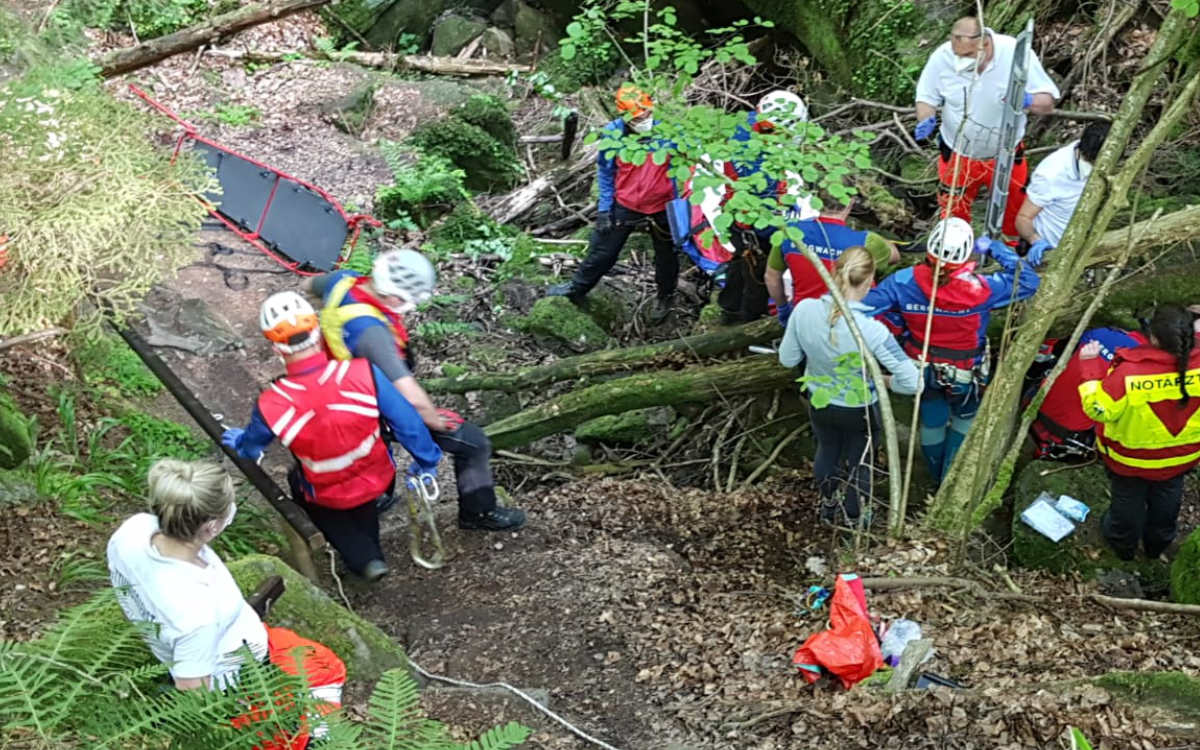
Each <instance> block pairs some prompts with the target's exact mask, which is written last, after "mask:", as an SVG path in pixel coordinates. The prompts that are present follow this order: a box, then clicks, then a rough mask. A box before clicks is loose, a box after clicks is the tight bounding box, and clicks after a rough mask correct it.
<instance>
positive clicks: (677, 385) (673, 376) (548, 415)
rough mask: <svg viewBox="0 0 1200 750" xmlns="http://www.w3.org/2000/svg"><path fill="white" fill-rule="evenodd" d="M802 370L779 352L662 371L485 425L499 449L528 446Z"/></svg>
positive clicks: (785, 378)
mask: <svg viewBox="0 0 1200 750" xmlns="http://www.w3.org/2000/svg"><path fill="white" fill-rule="evenodd" d="M795 380H796V373H795V372H794V371H793V370H790V369H788V368H785V367H783V366H781V365H780V364H779V361H778V360H777V359H776V358H775V357H766V356H763V357H753V358H749V359H741V360H737V361H734V362H725V363H722V364H719V365H712V366H709V367H689V368H685V369H683V370H656V371H653V372H646V373H640V374H637V375H631V376H629V377H627V378H620V379H618V380H613V381H610V382H608V383H601V384H599V385H593V386H590V387H588V388H583V389H581V390H578V391H573V392H571V393H567V394H564V395H562V396H559V397H557V398H553V399H550V400H549V401H547V402H545V403H543V404H538V405H537V406H534V407H532V408H529V409H526V410H525V411H522V412H519V413H517V414H514V415H512V416H511V417H505V418H504V419H501V420H500V421H498V422H493V423H492V424H490V425H488V426H487V427H485V428H484V432H485V433H486V434H487V436H488V437H489V438H490V439H491V441H492V445H493V447H495V448H497V449H504V448H512V447H515V446H518V445H525V444H526V443H531V442H533V441H534V440H538V439H540V438H544V437H546V436H547V435H553V434H555V433H557V432H563V431H565V430H568V429H570V428H572V427H574V426H575V425H578V424H580V423H581V422H586V421H587V420H589V419H595V418H596V417H601V416H604V415H605V414H622V413H624V412H627V411H632V410H633V409H642V408H645V407H648V406H672V405H674V404H683V403H689V402H701V401H713V400H714V399H726V398H730V397H733V396H740V395H743V394H748V393H761V392H763V391H771V390H775V389H777V388H783V387H786V386H787V385H789V384H791V383H794V382H795Z"/></svg>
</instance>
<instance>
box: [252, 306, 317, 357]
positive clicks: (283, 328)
mask: <svg viewBox="0 0 1200 750" xmlns="http://www.w3.org/2000/svg"><path fill="white" fill-rule="evenodd" d="M258 327H259V328H260V329H261V330H262V332H263V336H266V337H267V340H268V341H270V342H271V343H272V344H274V345H275V348H276V349H278V350H279V351H281V352H283V353H284V354H293V353H295V352H296V351H299V350H301V349H305V348H307V347H310V346H314V345H315V344H317V343H319V342H320V340H321V329H320V328H319V326H318V324H317V313H316V311H314V310H313V308H312V305H310V304H308V300H306V299H304V298H303V297H301V296H300V295H299V294H297V293H296V292H291V291H288V292H277V293H275V294H272V295H271V296H270V297H267V300H266V301H265V302H263V303H262V308H260V310H259V314H258Z"/></svg>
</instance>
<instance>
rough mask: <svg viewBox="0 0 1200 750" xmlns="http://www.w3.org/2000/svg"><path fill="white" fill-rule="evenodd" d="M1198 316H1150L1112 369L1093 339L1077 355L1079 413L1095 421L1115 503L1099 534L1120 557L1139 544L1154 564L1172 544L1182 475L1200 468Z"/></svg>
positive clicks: (1173, 312)
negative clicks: (1142, 338) (1144, 331)
mask: <svg viewBox="0 0 1200 750" xmlns="http://www.w3.org/2000/svg"><path fill="white" fill-rule="evenodd" d="M1195 317H1196V316H1195V315H1194V314H1193V313H1191V312H1189V311H1187V310H1184V309H1183V308H1181V307H1175V306H1164V307H1160V308H1158V309H1157V310H1155V311H1154V317H1153V318H1152V319H1151V321H1150V330H1149V335H1150V342H1149V343H1148V344H1145V345H1142V346H1137V347H1132V348H1129V349H1118V350H1117V353H1116V357H1115V358H1114V359H1113V361H1112V365H1111V366H1110V365H1109V364H1108V363H1107V362H1106V361H1105V360H1104V359H1103V358H1101V357H1100V345H1099V343H1098V342H1091V343H1088V344H1086V345H1085V346H1084V347H1083V348H1082V349H1080V350H1079V358H1080V360H1081V367H1082V370H1083V383H1082V384H1081V385H1080V386H1079V396H1080V400H1081V401H1082V404H1083V410H1084V412H1086V413H1087V415H1088V416H1089V417H1091V418H1092V419H1094V420H1095V421H1096V422H1098V423H1099V424H1098V427H1097V431H1096V433H1097V434H1096V447H1097V450H1098V451H1099V453H1100V455H1101V456H1103V458H1104V463H1105V466H1106V467H1107V468H1108V476H1109V480H1110V484H1111V490H1112V492H1111V494H1112V505H1111V506H1110V507H1109V510H1108V513H1107V514H1106V515H1105V516H1104V520H1103V524H1102V527H1103V530H1104V536H1105V538H1106V539H1107V540H1108V543H1109V545H1111V546H1112V548H1113V550H1114V551H1116V553H1117V556H1118V557H1120V558H1121V559H1123V560H1132V559H1133V557H1134V555H1135V554H1136V553H1137V546H1138V542H1139V541H1141V543H1142V547H1143V548H1144V549H1145V551H1146V557H1147V558H1150V559H1154V558H1156V557H1158V556H1159V555H1161V554H1162V553H1163V552H1165V551H1166V549H1167V547H1168V546H1169V545H1170V544H1171V542H1172V541H1173V540H1174V539H1175V522H1176V520H1177V519H1178V516H1179V505H1180V501H1181V499H1182V497H1183V477H1184V475H1185V474H1187V472H1188V471H1189V470H1190V469H1191V468H1192V467H1193V466H1195V465H1196V464H1197V463H1200V346H1198V345H1197V344H1198V343H1200V342H1197V340H1196V338H1197V331H1196V322H1195Z"/></svg>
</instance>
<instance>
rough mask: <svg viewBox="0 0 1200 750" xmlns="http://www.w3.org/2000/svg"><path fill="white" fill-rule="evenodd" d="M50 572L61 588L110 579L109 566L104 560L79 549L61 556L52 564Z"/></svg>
mask: <svg viewBox="0 0 1200 750" xmlns="http://www.w3.org/2000/svg"><path fill="white" fill-rule="evenodd" d="M50 573H51V575H53V576H54V581H55V583H56V584H57V586H58V588H59V589H60V590H61V589H65V588H67V587H69V586H71V585H73V584H77V583H92V582H95V581H107V580H108V566H107V565H105V563H104V562H103V561H101V560H96V559H95V558H93V557H91V556H89V555H88V554H87V553H81V552H78V551H74V552H68V553H66V554H64V555H62V556H60V557H59V558H58V559H57V560H55V561H54V564H53V565H51V566H50Z"/></svg>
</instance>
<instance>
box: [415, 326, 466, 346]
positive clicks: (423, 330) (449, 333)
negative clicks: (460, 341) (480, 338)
mask: <svg viewBox="0 0 1200 750" xmlns="http://www.w3.org/2000/svg"><path fill="white" fill-rule="evenodd" d="M476 333H478V331H476V330H475V327H474V326H472V325H471V324H470V323H464V322H462V321H461V320H450V321H442V320H428V321H425V322H424V323H418V324H417V327H416V328H414V329H413V336H415V337H416V338H417V339H418V340H419V341H420V342H421V343H423V344H430V345H437V344H440V343H442V342H444V341H445V340H446V339H449V338H452V337H454V336H474V335H475V334H476Z"/></svg>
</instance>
